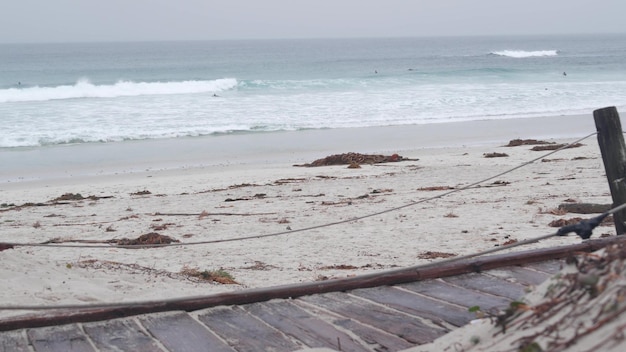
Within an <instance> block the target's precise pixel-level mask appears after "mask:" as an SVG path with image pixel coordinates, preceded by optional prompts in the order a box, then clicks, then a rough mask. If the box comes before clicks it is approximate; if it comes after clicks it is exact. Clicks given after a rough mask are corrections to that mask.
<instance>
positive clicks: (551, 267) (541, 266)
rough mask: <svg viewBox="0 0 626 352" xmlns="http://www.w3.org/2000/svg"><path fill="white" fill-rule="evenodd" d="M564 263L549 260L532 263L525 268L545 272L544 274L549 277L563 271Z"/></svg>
mask: <svg viewBox="0 0 626 352" xmlns="http://www.w3.org/2000/svg"><path fill="white" fill-rule="evenodd" d="M563 262H564V261H563V260H547V261H545V262H538V263H530V264H527V265H524V267H528V268H531V269H534V270H538V271H543V272H544V273H546V274H549V275H554V274H556V273H558V272H559V271H561V269H562V268H563Z"/></svg>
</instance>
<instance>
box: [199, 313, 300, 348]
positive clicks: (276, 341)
mask: <svg viewBox="0 0 626 352" xmlns="http://www.w3.org/2000/svg"><path fill="white" fill-rule="evenodd" d="M198 319H199V320H200V321H201V322H203V323H204V324H206V325H207V326H208V327H209V328H210V329H211V330H213V331H214V332H215V333H217V334H218V335H219V336H220V337H222V338H223V339H224V340H226V341H227V342H228V344H229V345H231V346H233V348H234V349H236V350H237V351H240V352H246V351H250V352H254V351H259V350H266V351H275V352H280V351H294V350H298V349H301V348H302V347H303V346H299V345H297V344H296V343H294V342H293V341H292V340H290V339H288V338H287V336H285V335H284V334H282V333H281V332H279V331H278V330H276V329H274V328H272V327H270V326H269V325H267V324H265V323H263V322H262V321H260V320H259V319H257V318H254V317H252V315H250V314H249V313H248V312H246V311H244V310H243V309H241V308H240V307H237V306H234V307H216V308H211V309H208V310H206V311H203V312H202V313H201V314H199V315H198Z"/></svg>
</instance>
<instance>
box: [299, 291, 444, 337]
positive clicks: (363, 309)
mask: <svg viewBox="0 0 626 352" xmlns="http://www.w3.org/2000/svg"><path fill="white" fill-rule="evenodd" d="M370 290H375V289H370ZM363 291H368V290H363ZM300 299H301V300H303V301H305V302H307V303H311V304H315V305H317V306H320V307H323V308H325V309H328V310H330V311H332V312H335V313H337V314H340V315H343V316H345V317H347V318H351V319H355V320H357V321H359V322H361V323H363V324H366V325H370V326H372V327H375V328H378V329H381V330H383V331H387V332H389V333H391V334H394V335H397V336H399V337H401V338H403V339H405V340H407V341H409V342H411V343H415V344H423V343H427V342H431V341H433V340H434V339H435V338H437V337H439V336H441V335H444V334H445V333H447V332H448V330H447V329H444V328H436V327H433V326H429V325H426V324H425V323H424V322H423V320H422V319H421V318H419V317H412V316H409V315H404V314H400V313H399V312H398V311H396V310H392V309H390V308H386V307H383V306H381V305H378V304H374V303H373V302H368V301H365V300H362V299H359V298H356V297H353V296H351V295H348V294H346V293H341V292H334V293H327V294H323V295H314V296H306V297H301V298H300Z"/></svg>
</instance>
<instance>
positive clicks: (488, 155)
mask: <svg viewBox="0 0 626 352" xmlns="http://www.w3.org/2000/svg"><path fill="white" fill-rule="evenodd" d="M508 156H509V154H507V153H496V152H493V153H485V154H483V157H485V158H506V157H508Z"/></svg>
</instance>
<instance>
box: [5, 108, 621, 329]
mask: <svg viewBox="0 0 626 352" xmlns="http://www.w3.org/2000/svg"><path fill="white" fill-rule="evenodd" d="M594 131H595V128H594V127H593V120H592V117H591V115H589V116H578V117H571V116H570V117H553V118H543V119H520V120H506V121H479V122H473V123H470V122H467V123H455V124H448V125H447V126H446V125H443V124H442V125H426V126H406V127H393V128H392V127H389V128H378V129H350V130H327V131H304V132H294V133H277V134H264V135H248V136H245V135H244V136H234V137H232V138H231V137H230V136H223V137H209V138H196V139H189V140H187V141H183V142H181V141H159V142H149V143H143V144H141V143H136V144H132V143H128V144H123V143H122V144H117V145H114V146H109V145H96V146H91V147H85V148H82V149H79V148H69V147H68V148H56V149H55V148H49V149H48V150H46V151H40V152H36V153H35V152H32V151H25V152H23V153H22V154H21V155H22V157H24V160H20V157H19V156H18V153H17V152H16V153H13V154H11V153H7V152H3V153H2V154H0V158H3V159H4V160H3V164H4V165H9V164H8V163H5V162H6V161H11V163H10V165H14V166H13V167H10V168H8V171H7V173H6V174H5V175H3V176H4V178H3V179H2V180H1V181H2V183H1V184H0V203H3V204H5V206H4V207H3V208H0V242H18V243H41V242H45V241H50V240H52V239H60V240H95V241H102V240H108V239H121V238H137V237H138V236H140V235H143V234H147V233H151V232H156V233H159V234H161V235H166V236H170V237H172V238H175V239H177V240H179V241H181V242H183V243H190V242H199V241H213V240H224V239H233V238H241V237H248V236H256V235H268V234H275V233H282V234H280V235H277V236H271V237H264V238H258V239H248V240H243V241H230V242H221V243H211V244H202V245H190V246H178V247H171V248H152V249H122V248H57V247H28V246H18V247H15V248H13V249H7V250H4V251H1V252H0V260H1V262H2V264H1V265H0V278H2V283H3V289H2V290H1V292H0V299H1V300H2V302H3V304H5V305H20V304H41V305H50V304H69V303H85V304H88V303H96V302H97V303H103V302H129V301H145V300H156V299H166V298H174V297H184V296H197V295H208V294H213V293H218V292H225V291H233V290H243V289H246V288H258V287H269V286H276V285H283V284H293V283H299V282H310V281H314V280H326V279H332V278H342V277H347V276H353V275H359V274H362V273H371V272H373V271H377V270H386V269H392V268H397V267H404V266H411V265H416V264H420V263H428V262H431V261H433V260H437V259H436V258H435V259H433V258H430V257H432V254H433V252H440V253H447V254H453V255H464V254H470V253H474V252H477V251H481V250H486V249H491V248H493V247H494V246H501V245H503V244H505V243H507V242H509V241H514V240H525V239H529V238H533V237H537V236H542V235H545V234H548V233H552V232H554V231H555V230H556V229H555V228H553V227H550V226H548V224H549V223H550V222H551V221H553V220H555V219H560V218H568V217H572V216H574V215H572V214H567V215H558V214H556V213H554V212H552V211H553V210H555V209H556V208H557V207H558V205H559V204H561V203H563V202H567V201H579V202H592V203H610V202H611V200H610V193H609V189H608V185H607V182H606V178H605V174H604V167H603V164H602V158H601V156H600V152H599V149H598V146H597V141H596V139H595V137H591V138H588V139H586V140H584V141H583V142H582V143H583V144H584V145H583V146H582V147H579V148H572V149H567V150H564V151H561V152H559V153H558V154H555V155H551V156H548V157H546V159H548V160H545V161H537V162H536V163H533V164H530V165H528V166H526V167H523V168H520V169H518V170H515V171H514V172H512V173H508V174H505V175H502V176H499V177H496V178H494V179H491V180H489V181H487V182H485V183H483V184H481V185H480V187H474V188H471V189H467V190H463V191H461V192H456V193H452V194H449V195H446V196H444V197H442V198H439V199H434V200H428V201H425V202H423V203H419V204H416V205H413V206H408V207H404V208H402V209H400V210H396V211H390V212H385V211H387V210H390V209H393V208H396V207H402V206H405V205H407V204H411V203H413V202H417V201H422V200H426V199H429V198H431V197H435V196H437V195H441V194H443V193H445V192H448V191H449V190H445V189H447V188H448V187H449V188H451V189H459V188H462V187H465V186H467V185H470V184H473V183H475V182H477V181H479V180H482V179H485V178H488V177H492V176H494V175H497V174H499V173H501V172H504V171H506V170H509V169H511V168H513V167H516V166H519V165H521V164H522V163H524V162H527V161H529V160H531V159H535V158H538V157H540V156H542V155H544V154H545V153H547V152H537V151H531V150H530V149H531V147H532V146H519V147H503V145H505V144H507V143H508V142H509V140H511V139H514V138H536V139H544V140H550V141H554V142H558V143H563V142H571V141H573V140H575V139H577V138H579V137H581V136H584V135H587V134H589V133H592V132H594ZM151 143H153V144H151ZM181 143H182V144H181ZM212 143H213V144H212ZM215 143H217V144H215ZM218 145H219V146H220V148H221V149H220V150H219V152H217V153H215V152H211V153H208V152H206V150H214V149H211V148H217V146H218ZM155 146H158V147H155ZM200 146H202V148H208V149H202V150H201V151H198V148H200ZM89 148H91V149H89ZM107 148H109V149H107ZM124 148H126V149H124ZM84 150H91V154H89V153H86V152H84ZM98 150H99V152H98V153H100V154H97V155H98V158H95V159H93V158H92V157H93V155H95V154H94V153H95V152H97V151H98ZM68 151H70V152H71V153H69V154H68V153H67V152H68ZM105 151H106V152H105ZM150 151H151V152H150ZM203 151H204V152H203ZM64 152H65V153H64ZM345 152H360V153H377V154H391V153H398V154H400V155H402V156H403V157H407V158H414V159H419V160H417V161H403V162H397V163H385V164H375V165H361V168H358V169H350V168H347V167H346V166H345V165H342V166H326V167H318V168H302V167H294V166H292V165H293V164H301V163H305V162H311V161H313V160H314V159H317V158H322V157H325V156H327V155H330V154H335V153H345ZM493 152H497V153H506V154H508V157H497V158H486V157H485V154H486V153H493ZM177 153H178V154H177ZM177 155H178V156H179V158H178V159H177ZM203 155H204V156H203ZM157 156H161V157H160V158H159V157H157ZM54 158H57V159H55V160H56V162H55V163H50V165H48V164H45V162H44V161H45V160H48V161H49V160H50V159H54ZM64 158H65V159H64ZM38 160H39V161H40V162H41V163H38ZM67 160H74V162H69V161H67ZM177 160H178V163H177V162H176V161H177ZM20 163H21V164H20ZM42 163H43V164H42ZM44 164H45V165H44ZM15 165H17V166H15ZM19 165H22V166H24V167H23V168H20V167H19ZM431 188H435V189H442V190H429V189H431ZM68 193H70V194H80V195H82V196H83V197H89V196H94V197H96V198H97V197H103V198H99V199H95V198H94V199H82V200H64V201H58V202H57V203H58V204H54V203H55V202H54V201H53V200H54V199H56V198H58V197H59V196H62V195H64V194H68ZM27 203H42V204H43V205H41V206H23V207H11V206H8V207H7V206H6V204H13V205H16V206H19V205H24V204H27ZM379 212H383V213H382V214H379V215H376V216H372V217H367V218H364V219H360V220H352V221H351V219H354V218H355V217H362V216H366V215H368V214H373V213H379ZM344 221H345V222H344ZM334 222H343V223H341V224H337V225H334V226H330V227H319V228H314V229H310V230H307V231H299V230H301V229H305V228H310V227H317V226H320V225H323V224H327V223H334ZM290 229H291V230H295V232H289V230H290ZM613 232H614V229H613V228H612V227H601V228H600V229H599V231H598V230H596V232H595V234H594V237H597V236H599V235H600V234H602V233H613ZM579 241H580V239H579V238H576V237H574V236H570V237H563V238H552V239H549V240H546V241H543V242H541V243H537V244H533V245H532V246H526V247H523V249H528V248H531V247H546V246H555V245H562V244H571V243H577V242H579ZM66 244H72V242H69V243H66ZM73 244H79V243H73ZM429 252H430V255H429ZM429 258H430V259H429ZM190 269H198V270H199V271H204V270H207V271H217V270H222V271H224V272H227V273H228V274H230V275H231V276H232V277H233V278H234V280H235V281H236V282H237V284H220V283H216V282H209V281H205V280H201V279H198V278H195V277H188V276H186V275H183V274H181V271H185V270H187V271H189V270H190ZM23 313H24V311H9V310H1V311H0V317H6V316H10V315H16V314H23Z"/></svg>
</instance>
